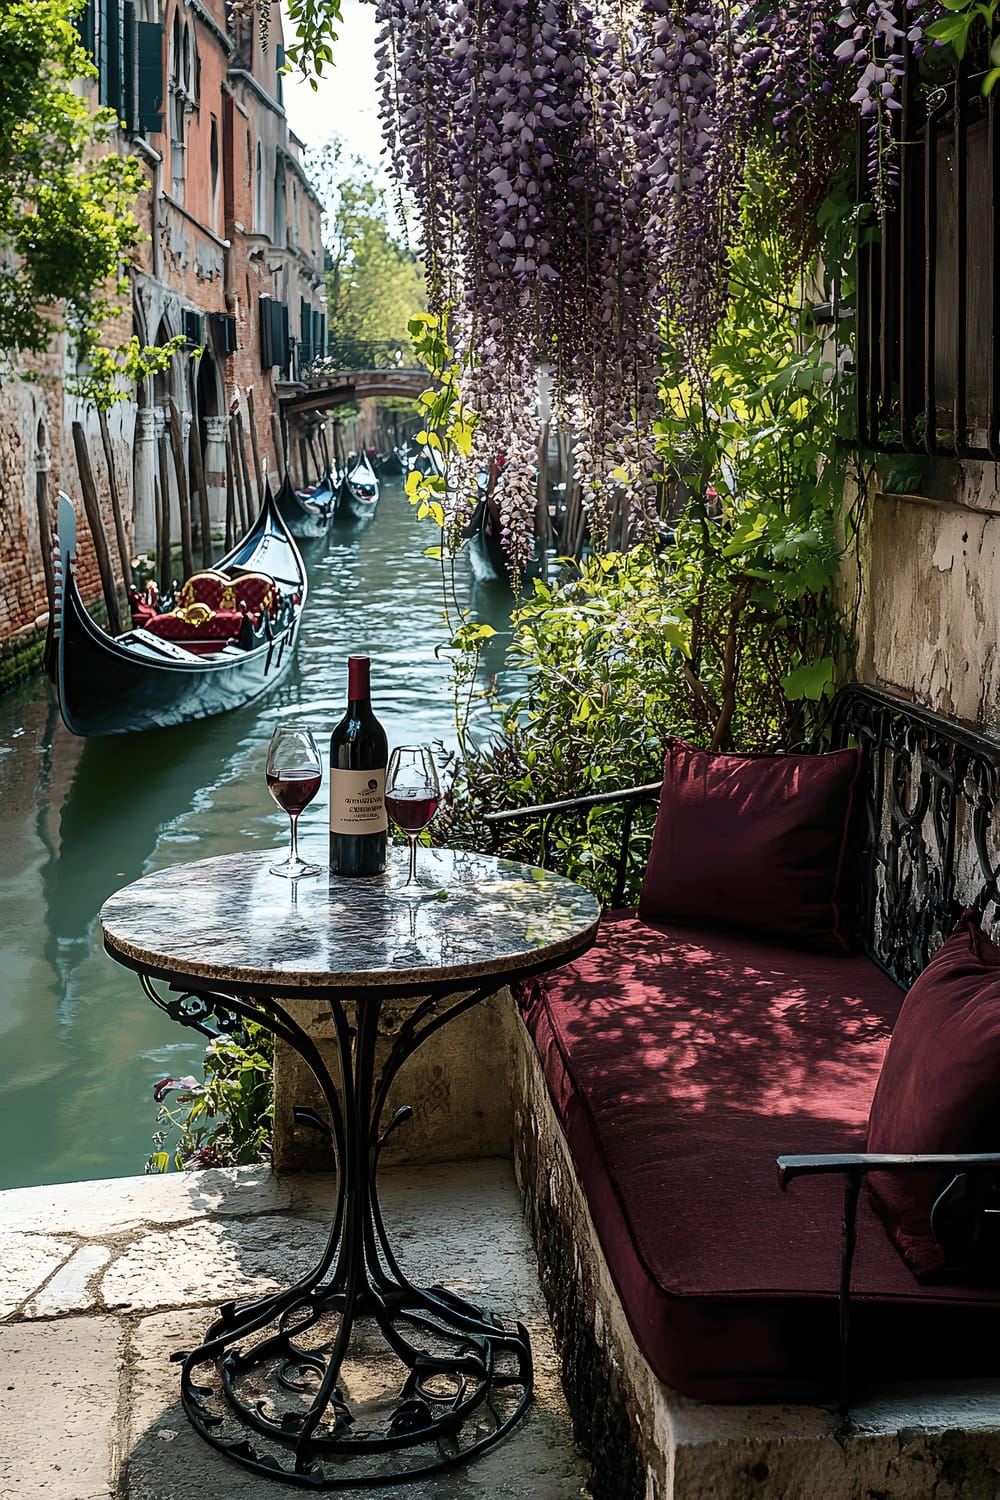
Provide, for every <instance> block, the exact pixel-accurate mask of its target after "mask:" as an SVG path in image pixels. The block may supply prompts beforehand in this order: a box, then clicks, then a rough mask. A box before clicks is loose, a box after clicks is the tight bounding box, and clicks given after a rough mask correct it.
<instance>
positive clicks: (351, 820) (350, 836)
mask: <svg viewBox="0 0 1000 1500" xmlns="http://www.w3.org/2000/svg"><path fill="white" fill-rule="evenodd" d="M388 759H389V742H388V740H387V739H386V737H385V730H384V729H383V728H382V726H381V724H380V723H379V721H378V720H377V719H376V717H375V715H374V714H373V713H372V701H371V686H370V663H369V659H368V657H367V656H349V657H348V659H347V713H346V714H345V715H344V717H343V718H342V719H341V721H340V723H339V724H338V725H337V727H336V729H335V730H334V731H333V734H332V735H331V736H330V874H331V875H381V873H382V871H383V870H384V869H385V836H386V830H387V828H388V826H389V823H388V819H387V817H386V812H385V768H386V763H387V762H388Z"/></svg>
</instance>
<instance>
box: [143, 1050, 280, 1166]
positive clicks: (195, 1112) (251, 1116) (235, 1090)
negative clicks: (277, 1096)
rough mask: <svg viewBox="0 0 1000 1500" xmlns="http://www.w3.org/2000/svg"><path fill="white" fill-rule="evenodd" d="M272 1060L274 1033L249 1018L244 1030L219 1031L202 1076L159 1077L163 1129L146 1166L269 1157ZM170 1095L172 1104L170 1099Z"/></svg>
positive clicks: (232, 1162)
mask: <svg viewBox="0 0 1000 1500" xmlns="http://www.w3.org/2000/svg"><path fill="white" fill-rule="evenodd" d="M273 1062H274V1038H273V1036H272V1035H271V1033H270V1032H268V1031H267V1030H265V1028H264V1027H262V1026H258V1025H257V1024H256V1023H254V1022H252V1021H247V1022H245V1023H244V1025H243V1028H242V1031H241V1032H234V1033H227V1034H226V1035H223V1036H219V1037H216V1038H215V1040H214V1041H212V1042H211V1043H210V1044H209V1046H208V1048H207V1049H206V1052H205V1062H204V1075H205V1076H204V1078H203V1080H202V1081H200V1082H199V1080H198V1079H197V1078H195V1077H193V1075H191V1074H188V1075H187V1076H186V1077H184V1078H161V1079H159V1080H158V1081H157V1083H156V1084H155V1085H154V1087H153V1098H154V1100H155V1101H156V1103H157V1104H158V1105H159V1113H158V1115H157V1124H158V1126H159V1129H158V1130H157V1131H156V1132H155V1133H154V1136H153V1147H154V1149H153V1151H152V1152H151V1153H150V1155H149V1157H148V1159H147V1162H146V1171H147V1172H150V1173H152V1172H169V1171H170V1170H171V1168H174V1169H176V1170H178V1171H179V1170H181V1169H184V1168H188V1169H191V1168H198V1167H238V1166H246V1165H248V1164H249V1163H251V1162H256V1161H267V1160H268V1159H269V1158H270V1153H271V1129H272V1121H273V1117H274V1104H273V1098H272V1091H271V1074H272V1066H273ZM171 1095H174V1096H175V1098H174V1100H173V1103H172V1105H171V1104H168V1102H167V1101H168V1099H169V1098H170V1096H171Z"/></svg>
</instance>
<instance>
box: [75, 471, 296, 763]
mask: <svg viewBox="0 0 1000 1500" xmlns="http://www.w3.org/2000/svg"><path fill="white" fill-rule="evenodd" d="M55 562H56V586H55V601H54V607H53V609H52V612H51V615H50V620H49V638H48V641H47V643H46V662H47V665H48V669H49V675H50V676H51V678H52V680H53V682H54V683H55V687H56V692H57V695H58V698H59V708H60V711H61V713H62V716H63V720H64V722H65V724H66V727H67V728H68V729H69V730H70V731H71V732H72V733H73V734H79V735H105V734H130V733H134V732H137V731H139V730H145V729H163V728H165V727H167V726H168V725H172V724H185V723H188V722H190V721H191V720H193V719H206V718H208V717H209V716H210V715H212V714H220V713H225V712H226V711H228V710H229V709H231V708H242V707H243V706H244V705H245V704H247V703H252V702H253V701H254V699H255V698H259V697H260V696H261V694H263V693H266V692H268V691H269V690H270V689H271V688H272V687H273V686H274V684H275V683H276V682H278V681H279V680H280V678H282V677H283V676H284V675H285V672H286V671H287V670H288V668H289V667H290V666H291V663H292V657H293V654H294V650H295V643H296V640H297V638H298V633H299V623H300V621H301V619H302V611H303V610H304V608H305V603H306V592H307V581H306V571H305V567H304V566H303V563H302V558H301V557H300V556H299V552H298V548H297V547H296V545H295V543H294V541H293V540H292V537H291V536H290V535H289V532H288V529H287V527H286V526H285V525H284V523H283V522H282V520H281V516H280V515H279V513H278V511H277V509H276V508H275V504H274V498H273V496H272V495H271V494H270V491H269V490H266V492H265V498H264V503H263V505H262V506H261V510H260V514H259V515H258V517H257V519H256V521H255V522H254V523H253V525H252V526H251V528H250V530H249V531H248V532H247V534H246V536H245V537H244V538H243V539H242V541H240V542H238V543H237V544H236V546H235V547H234V548H233V550H232V551H231V552H229V553H228V554H227V555H226V556H225V557H224V558H223V559H222V560H221V561H220V562H218V563H216V564H215V567H214V568H213V569H210V570H206V571H205V572H203V573H198V574H195V575H194V576H193V577H192V578H191V579H189V580H188V581H187V583H186V584H185V585H184V587H183V588H182V589H181V590H179V592H178V601H179V605H178V608H177V609H175V610H173V611H171V612H170V613H169V618H168V616H167V614H162V615H154V614H153V613H149V614H148V616H147V617H146V620H145V624H140V625H137V626H136V627H134V628H133V629H132V630H127V631H125V632H124V634H123V635H120V636H117V637H112V636H109V635H106V634H105V632H104V631H103V630H101V629H100V628H99V627H98V626H97V625H95V623H94V622H93V620H91V618H90V616H89V615H88V613H87V611H86V609H85V607H84V604H83V600H82V598H81V597H80V591H79V587H78V585H77V581H76V569H75V563H76V513H75V511H74V509H73V503H72V501H71V500H70V499H69V497H68V496H67V495H64V494H60V496H59V540H58V546H57V549H56V558H55ZM213 588H214V589H215V590H216V596H215V597H216V598H217V600H218V603H217V605H216V606H215V607H213V606H211V605H209V604H207V603H205V602H199V596H200V598H201V600H204V598H206V597H212V595H211V589H213ZM185 601H187V602H185ZM230 605H234V606H235V607H234V608H230V607H229V606H230ZM139 608H140V618H141V617H142V613H141V606H140V607H139ZM135 614H136V610H135V609H133V618H135ZM233 616H235V621H233V619H232V617H233ZM233 624H235V625H236V629H235V634H230V633H229V632H230V627H231V625H233ZM147 627H149V628H147ZM160 632H162V633H160Z"/></svg>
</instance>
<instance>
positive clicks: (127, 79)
mask: <svg viewBox="0 0 1000 1500" xmlns="http://www.w3.org/2000/svg"><path fill="white" fill-rule="evenodd" d="M122 28H123V36H122V64H123V68H122V119H123V120H124V121H125V128H126V129H127V130H132V131H134V130H135V129H136V127H137V124H138V121H137V120H136V56H135V0H125V4H124V6H123V7H122Z"/></svg>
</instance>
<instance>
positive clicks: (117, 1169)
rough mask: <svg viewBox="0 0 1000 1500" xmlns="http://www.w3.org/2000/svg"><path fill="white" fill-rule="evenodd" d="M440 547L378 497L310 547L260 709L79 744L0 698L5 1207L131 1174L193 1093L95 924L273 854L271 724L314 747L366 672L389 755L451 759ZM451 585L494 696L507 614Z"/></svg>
mask: <svg viewBox="0 0 1000 1500" xmlns="http://www.w3.org/2000/svg"><path fill="white" fill-rule="evenodd" d="M433 540H434V538H433V533H432V532H431V531H430V529H429V528H428V527H427V526H426V525H423V524H421V523H419V522H418V521H417V519H416V515H415V512H414V511H413V509H412V508H411V506H410V505H409V504H408V502H407V501H406V499H405V496H404V495H403V492H402V486H401V484H399V483H398V482H390V483H387V484H386V486H385V488H384V490H383V497H382V500H381V502H380V504H379V508H378V512H377V514H376V515H375V517H374V518H373V519H372V520H371V521H370V522H368V523H362V524H358V525H350V524H348V525H336V526H334V528H333V529H332V530H331V532H330V534H329V536H328V537H326V538H324V539H322V540H320V541H318V542H316V543H305V544H304V545H303V552H304V555H305V558H306V563H307V566H308V568H309V578H310V601H309V607H308V610H307V612H306V617H305V620H304V622H303V632H302V639H301V640H300V643H299V651H298V656H297V660H296V663H295V664H294V666H293V668H292V671H291V672H290V673H289V674H288V676H287V677H286V678H285V679H284V681H283V682H282V683H281V684H280V685H279V686H278V688H277V689H276V690H275V692H274V693H273V694H272V695H271V696H270V697H269V698H268V699H266V700H265V702H264V703H262V704H258V705H252V706H251V707H249V708H246V709H242V710H240V711H239V712H237V713H232V714H226V715H224V716H222V717H221V718H217V719H209V720H206V721H205V722H204V723H200V724H190V725H184V726H181V727H180V728H177V729H170V730H163V731H159V732H153V733H149V734H143V735H132V736H124V737H112V738H110V739H96V740H88V741H81V740H77V739H74V738H73V736H71V735H70V734H68V733H67V732H66V730H65V729H64V728H63V725H62V723H61V721H60V720H59V717H58V712H57V711H56V710H55V708H54V706H53V702H52V698H51V695H50V691H49V688H48V684H47V683H46V682H45V681H44V680H42V679H34V680H33V681H32V682H30V683H27V684H23V685H21V686H20V687H18V688H15V689H14V690H13V691H12V692H10V693H8V694H7V695H5V696H4V697H3V698H0V897H2V905H0V912H2V915H0V943H2V952H3V977H4V982H3V984H2V986H0V1141H2V1142H3V1147H2V1150H0V1188H3V1187H14V1186H19V1185H24V1184H30V1183H42V1182H64V1181H73V1180H77V1179H84V1178H94V1177H103V1176H117V1175H123V1174H127V1173H132V1172H139V1171H141V1170H142V1164H143V1161H144V1159H145V1155H146V1152H147V1150H148V1148H149V1145H150V1135H151V1131H152V1128H153V1118H154V1113H155V1110H154V1106H153V1103H152V1084H153V1082H154V1081H155V1080H156V1079H157V1078H160V1077H162V1076H163V1075H164V1074H172V1075H174V1076H179V1075H181V1074H185V1073H190V1072H196V1073H197V1072H198V1071H199V1068H200V1059H201V1055H202V1043H201V1041H200V1040H198V1039H197V1038H193V1039H192V1038H189V1036H188V1034H187V1033H186V1032H184V1031H182V1030H181V1029H180V1027H178V1026H176V1025H175V1024H174V1023H172V1022H171V1021H169V1020H168V1019H167V1018H166V1017H164V1016H162V1015H161V1014H160V1013H159V1012H158V1011H156V1010H155V1008H154V1007H153V1006H151V1005H149V1004H148V1002H147V1001H145V1000H143V998H142V996H141V994H140V991H139V987H138V983H137V981H136V980H135V978H134V976H132V975H130V974H128V973H127V972H126V971H125V970H124V969H122V968H120V967H119V966H118V965H117V964H115V963H112V962H111V960H110V959H109V958H108V957H107V956H106V955H105V953H104V951H103V947H102V943H101V937H100V931H99V929H98V927H97V912H98V910H99V908H100V906H101V905H102V903H103V902H104V900H105V899H106V898H107V897H108V896H109V895H110V894H111V893H112V891H114V890H116V889H119V888H120V887H121V886H123V885H126V884H128V883H129V882H130V881H132V880H135V879H137V878H138V877H139V876H140V875H142V874H144V873H146V872H148V871H150V870H153V869H159V868H162V867H163V866H165V865H170V864H175V863H178V862H180V861H187V860H191V859H199V858H202V857H205V856H207V855H212V854H223V853H227V852H230V851H233V850H237V849H243V848H248V847H259V848H261V849H269V848H281V847H283V840H284V839H285V838H286V836H287V819H286V817H285V814H284V813H282V812H281V811H280V810H279V809H278V808H276V807H275V805H274V803H273V802H272V801H271V798H270V797H269V796H268V794H267V792H266V789H265V784H264V761H265V757H266V753H267V744H268V741H269V739H270V736H271V731H272V729H273V728H274V725H275V723H276V722H278V721H279V720H280V719H282V718H287V717H291V716H294V717H296V718H299V719H302V720H303V721H304V722H308V723H310V724H311V725H312V726H313V727H314V729H315V730H316V732H317V738H318V739H319V741H320V744H321V745H325V743H326V741H327V738H328V735H329V731H330V729H331V728H332V727H333V724H334V723H335V722H336V719H337V718H338V717H339V716H340V715H341V714H342V712H343V706H344V700H345V694H346V665H345V664H346V658H347V656H348V655H349V654H350V653H352V652H367V653H369V654H370V655H371V657H372V686H373V699H374V702H375V708H376V712H377V714H378V716H379V718H380V719H381V721H382V723H383V724H384V725H385V728H386V732H387V734H388V736H389V741H390V744H398V743H403V742H413V741H414V740H416V741H417V742H418V743H419V742H420V741H433V740H436V739H442V740H444V741H445V742H446V743H447V744H449V745H450V744H452V743H453V739H454V723H453V710H452V704H451V696H450V693H449V691H448V677H449V670H448V665H447V663H446V662H444V661H441V660H438V659H437V658H436V657H435V654H434V652H435V647H436V646H437V645H439V644H440V641H441V638H442V626H441V599H440V584H439V573H438V564H437V563H435V562H433V561H432V560H430V559H428V558H426V557H424V556H423V555H422V553H423V548H424V547H426V546H429V545H431V544H432V542H433ZM460 571H461V572H462V575H463V578H464V580H465V581H464V585H463V586H464V587H465V589H466V591H467V597H468V599H469V602H470V603H472V605H473V606H474V608H475V610H476V612H477V615H478V617H479V618H480V619H484V620H486V621H488V622H489V623H490V624H492V625H494V626H495V627H496V628H497V629H498V631H499V632H500V633H499V634H498V636H497V637H496V638H495V640H494V641H492V642H490V645H489V654H488V656H487V658H486V659H485V660H484V663H483V674H484V678H486V677H488V676H490V675H492V674H495V673H498V672H499V671H500V670H501V668H502V660H503V650H504V646H505V644H506V641H507V639H508V638H509V632H508V631H507V628H506V627H507V613H508V611H509V608H510V595H509V594H508V593H507V592H506V591H505V590H504V589H502V588H498V587H497V586H495V585H494V586H492V587H490V588H484V587H483V586H481V585H477V586H476V591H475V594H473V592H472V589H473V585H472V582H471V579H470V578H468V576H467V574H466V572H465V565H464V563H463V564H462V567H461V570H460ZM479 712H480V713H484V712H485V711H484V710H479ZM483 728H484V731H485V729H486V720H485V719H484V721H483ZM326 795H327V788H326V784H325V781H324V786H323V788H322V790H321V792H320V794H319V796H318V797H317V798H316V800H315V802H313V803H312V804H311V805H310V807H308V808H307V809H306V811H305V813H304V814H303V816H302V824H301V827H302V833H303V836H307V835H308V834H309V833H310V832H312V833H313V834H317V833H319V834H320V835H321V834H322V830H323V828H324V826H325V819H326V808H327V802H326ZM275 884H276V885H277V884H279V882H278V880H277V877H275ZM292 894H293V895H294V894H295V893H294V892H293V893H292ZM285 899H286V900H287V892H286V893H285ZM289 916H294V914H293V913H289Z"/></svg>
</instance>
